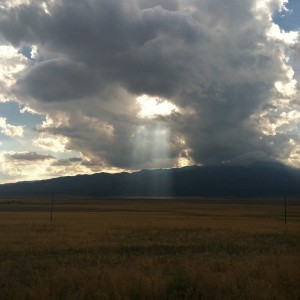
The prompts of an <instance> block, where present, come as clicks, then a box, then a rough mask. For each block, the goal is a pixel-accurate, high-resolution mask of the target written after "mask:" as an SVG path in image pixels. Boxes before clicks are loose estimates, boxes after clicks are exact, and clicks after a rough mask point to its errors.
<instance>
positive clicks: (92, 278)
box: [0, 198, 300, 300]
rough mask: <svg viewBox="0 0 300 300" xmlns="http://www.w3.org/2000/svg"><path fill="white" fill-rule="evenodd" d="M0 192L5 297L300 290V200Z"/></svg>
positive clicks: (294, 299) (294, 296)
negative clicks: (4, 195) (2, 195)
mask: <svg viewBox="0 0 300 300" xmlns="http://www.w3.org/2000/svg"><path fill="white" fill-rule="evenodd" d="M50 204H51V201H50V199H48V200H47V199H40V200H37V199H17V200H15V199H1V200H0V298H1V299H39V300H43V299H45V300H46V299H47V300H48V299H53V300H57V299H145V300H147V299H153V300H154V299H200V300H203V299H205V300H214V299H222V300H225V299H228V300H229V299H230V300H235V299H253V300H254V299H255V300H260V299H274V300H277V299H280V300H281V299H282V300H287V299H289V300H299V299H300V200H297V199H294V200H293V201H292V202H291V201H290V203H289V206H288V211H287V212H288V219H287V224H286V225H285V224H284V217H283V213H284V208H283V203H282V201H280V200H278V199H250V200H249V199H248V200H247V199H241V200H237V199H203V198H201V199H175V200H171V199H119V200H114V199H110V200H103V199H100V200H94V199H66V198H65V199H55V204H54V212H53V221H52V222H50Z"/></svg>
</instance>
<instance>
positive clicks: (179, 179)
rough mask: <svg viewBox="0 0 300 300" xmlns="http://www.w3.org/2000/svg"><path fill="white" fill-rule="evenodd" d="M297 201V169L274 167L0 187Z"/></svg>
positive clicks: (5, 191) (17, 191) (25, 191)
mask: <svg viewBox="0 0 300 300" xmlns="http://www.w3.org/2000/svg"><path fill="white" fill-rule="evenodd" d="M50 193H54V194H63V195H80V196H84V195H86V196H99V197H137V196H144V197H155V196H170V197H172V196H174V197H175V196H281V195H284V194H288V195H299V196H300V170H299V169H294V168H291V167H288V166H285V165H282V164H279V163H274V162H256V163H253V164H251V165H249V166H232V165H221V166H220V165H219V166H201V167H199V166H193V167H185V168H178V169H157V170H142V171H139V172H135V173H118V174H107V173H98V174H93V175H78V176H74V177H60V178H54V179H49V180H42V181H34V182H19V183H12V184H3V185H0V195H1V196H3V195H42V194H50Z"/></svg>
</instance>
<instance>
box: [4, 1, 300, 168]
mask: <svg viewBox="0 0 300 300" xmlns="http://www.w3.org/2000/svg"><path fill="white" fill-rule="evenodd" d="M3 3H4V4H3V5H2V6H1V8H0V34H1V36H2V37H1V40H3V41H6V42H7V43H9V44H11V45H13V46H14V47H15V48H18V49H20V51H21V49H22V48H24V47H25V46H26V47H32V49H33V47H36V49H37V51H36V53H35V54H34V55H33V56H32V57H31V58H29V59H28V62H27V66H26V68H25V69H24V70H22V71H21V72H20V73H19V75H18V78H17V79H16V82H15V84H14V85H13V86H12V87H11V90H10V92H11V93H13V94H14V97H16V99H18V100H17V101H19V102H20V103H22V104H25V105H27V106H28V107H30V108H32V109H34V110H35V111H38V112H39V113H41V114H44V115H45V116H47V120H48V121H47V122H44V124H42V125H41V126H40V127H39V128H37V130H38V132H39V133H40V135H41V137H40V140H39V141H40V142H37V141H36V145H37V144H39V145H40V146H43V143H42V142H43V141H44V145H45V141H46V140H47V135H48V136H49V137H50V136H51V138H53V137H55V136H57V137H58V139H61V138H63V139H64V147H63V148H62V149H65V151H75V152H78V153H80V154H81V155H82V158H83V159H82V160H79V161H78V164H82V166H83V167H88V168H89V169H90V170H92V171H99V170H102V169H104V168H119V169H141V168H154V167H155V168H159V167H173V166H180V165H182V164H183V165H184V164H192V163H195V164H220V163H247V162H249V161H253V160H257V159H258V160H280V161H284V162H287V163H292V164H293V165H298V166H299V165H300V154H299V147H298V141H299V138H298V137H299V121H300V115H299V98H297V93H298V86H297V82H296V81H295V78H294V75H293V70H292V67H291V66H290V65H289V60H288V59H289V57H292V56H293V57H294V58H293V59H295V60H296V59H297V55H298V54H297V53H298V52H297V51H298V50H297V49H299V39H298V36H297V34H296V33H295V34H294V35H291V34H290V35H289V33H285V32H284V31H282V30H280V29H279V31H278V30H277V29H278V28H277V27H278V26H277V25H275V24H274V23H273V22H272V15H273V14H274V13H276V12H277V11H279V10H280V9H282V8H283V4H284V1H280V0H271V1H262V0H246V1H239V0H230V1H223V0H216V1H207V0H201V1H199V0H198V1H193V0H189V1H183V0H178V1H175V0H174V1H161V0H151V1H145V0H132V1H117V0H100V1H99V0H98V1H96V0H89V1H77V0H70V1H60V0H54V1H50V0H49V1H45V2H43V4H41V3H40V2H39V1H27V2H26V3H25V2H24V3H23V4H21V5H16V6H14V7H8V6H7V5H5V1H4V2H3ZM141 95H147V97H149V99H150V98H151V99H159V101H164V100H166V101H169V102H171V103H173V104H174V105H175V106H176V107H177V108H178V110H177V111H176V112H175V111H172V112H170V113H169V114H166V115H160V114H156V115H154V116H151V117H143V116H141V115H140V114H139V112H140V110H141V104H140V103H138V101H137V97H139V96H141ZM297 112H298V113H297ZM69 162H70V161H68V160H61V164H65V165H67V164H69Z"/></svg>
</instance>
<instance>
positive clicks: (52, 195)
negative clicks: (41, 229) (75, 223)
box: [50, 193, 53, 222]
mask: <svg viewBox="0 0 300 300" xmlns="http://www.w3.org/2000/svg"><path fill="white" fill-rule="evenodd" d="M52 215H53V193H52V194H51V215H50V220H51V222H52Z"/></svg>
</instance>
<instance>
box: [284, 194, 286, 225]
mask: <svg viewBox="0 0 300 300" xmlns="http://www.w3.org/2000/svg"><path fill="white" fill-rule="evenodd" d="M284 224H285V225H286V195H284Z"/></svg>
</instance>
